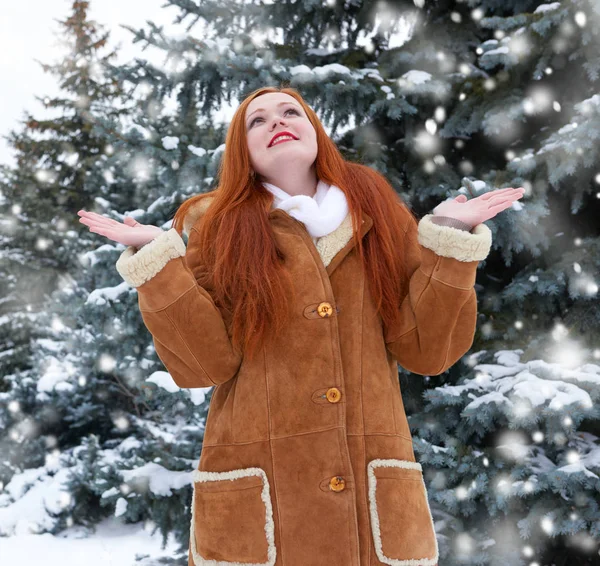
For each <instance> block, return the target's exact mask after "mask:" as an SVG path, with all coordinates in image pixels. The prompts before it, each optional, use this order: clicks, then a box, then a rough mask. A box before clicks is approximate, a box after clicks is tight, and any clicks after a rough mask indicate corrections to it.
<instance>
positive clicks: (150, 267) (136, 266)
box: [116, 228, 185, 287]
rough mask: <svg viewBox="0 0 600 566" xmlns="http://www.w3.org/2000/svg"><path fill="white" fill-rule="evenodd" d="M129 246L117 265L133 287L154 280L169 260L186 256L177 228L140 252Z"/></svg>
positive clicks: (162, 235) (160, 236)
mask: <svg viewBox="0 0 600 566" xmlns="http://www.w3.org/2000/svg"><path fill="white" fill-rule="evenodd" d="M136 250H137V248H135V247H134V246H128V247H127V249H126V250H125V251H124V252H123V253H122V254H121V255H120V257H119V259H118V260H117V263H116V268H117V271H118V272H119V273H120V275H121V277H122V278H123V279H124V280H125V281H126V282H127V283H129V284H130V285H131V286H132V287H139V286H140V285H142V284H143V283H145V282H146V281H149V280H150V279H152V278H153V277H154V276H155V275H156V274H157V273H158V272H159V271H160V270H161V269H162V268H163V267H164V266H165V265H167V263H168V262H169V260H171V259H173V258H176V257H181V256H184V255H185V244H184V243H183V240H182V239H181V237H180V236H179V234H178V232H177V230H175V228H171V229H170V230H168V231H166V232H163V233H162V234H160V235H158V236H157V237H156V238H154V240H152V241H151V242H150V243H148V244H146V245H145V246H143V247H142V248H140V249H139V250H137V251H136Z"/></svg>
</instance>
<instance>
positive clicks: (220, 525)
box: [190, 468, 276, 566]
mask: <svg viewBox="0 0 600 566" xmlns="http://www.w3.org/2000/svg"><path fill="white" fill-rule="evenodd" d="M192 482H193V487H194V490H193V497H192V520H191V527H190V547H191V553H192V557H193V559H194V564H195V565H196V566H226V565H230V564H231V565H232V566H234V565H240V564H243V565H244V566H273V565H274V564H275V557H276V551H275V526H274V521H273V507H272V505H271V492H270V488H269V480H268V478H267V474H266V473H265V471H264V470H263V469H262V468H241V469H236V470H230V471H227V472H207V471H202V470H195V471H194V473H193V475H192Z"/></svg>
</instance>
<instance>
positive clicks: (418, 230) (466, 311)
mask: <svg viewBox="0 0 600 566" xmlns="http://www.w3.org/2000/svg"><path fill="white" fill-rule="evenodd" d="M491 245H492V235H491V230H490V229H489V228H488V227H487V226H486V225H485V224H483V223H481V224H478V225H477V226H474V227H473V229H472V230H471V231H470V232H469V231H465V230H461V229H458V228H454V227H451V226H448V225H446V226H445V225H443V224H441V223H439V224H438V223H437V222H436V221H433V215H431V214H428V215H426V216H424V217H423V218H422V219H421V220H420V221H419V223H418V224H417V221H416V220H415V218H414V217H413V216H412V214H409V215H408V220H407V224H406V227H405V238H404V243H403V250H404V257H405V258H406V264H407V277H408V279H407V285H406V286H405V289H406V290H407V293H406V294H405V295H404V296H403V297H402V300H401V301H400V305H399V307H398V308H399V309H400V317H399V319H398V320H399V323H398V324H397V325H395V326H393V327H389V328H385V329H384V333H385V343H386V347H387V349H388V351H389V352H390V353H391V354H392V355H393V356H394V357H395V358H396V360H397V361H398V363H399V364H400V365H401V366H402V367H404V368H406V369H407V370H408V371H410V372H413V373H417V374H419V375H439V374H441V373H443V372H445V371H446V370H447V369H448V368H450V367H451V366H452V365H453V364H455V363H456V362H457V361H458V360H459V359H460V358H461V357H462V356H463V355H464V354H465V353H466V352H467V351H468V350H469V348H470V347H471V345H472V344H473V339H474V336H475V325H476V321H477V295H476V293H475V288H474V285H475V277H476V271H477V265H478V264H479V261H480V260H482V259H485V258H486V257H487V255H488V254H489V251H490V248H491Z"/></svg>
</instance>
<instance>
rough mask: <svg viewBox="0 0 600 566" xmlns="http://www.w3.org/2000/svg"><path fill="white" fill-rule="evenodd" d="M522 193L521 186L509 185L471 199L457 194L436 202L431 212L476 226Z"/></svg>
mask: <svg viewBox="0 0 600 566" xmlns="http://www.w3.org/2000/svg"><path fill="white" fill-rule="evenodd" d="M524 193H525V189H524V188H523V187H519V188H517V189H513V188H512V187H509V188H506V189H498V190H495V191H490V192H488V193H485V194H483V195H481V196H478V197H477V198H473V199H471V200H468V199H467V197H466V196H465V195H459V196H458V197H456V198H455V199H449V200H445V201H444V202H441V203H440V204H438V205H437V206H436V207H435V208H434V209H433V213H434V214H435V215H439V216H450V217H451V218H456V219H457V220H461V221H462V222H465V223H466V224H469V225H470V226H476V225H477V224H480V223H481V222H485V221H486V220H489V219H490V218H493V217H494V216H496V214H498V213H499V212H502V211H503V210H506V209H507V208H509V207H510V206H512V203H513V202H515V201H516V200H519V199H520V198H521V197H522V196H523V194H524Z"/></svg>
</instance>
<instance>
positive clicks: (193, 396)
mask: <svg viewBox="0 0 600 566" xmlns="http://www.w3.org/2000/svg"><path fill="white" fill-rule="evenodd" d="M146 381H147V382H150V383H155V384H156V385H158V386H159V387H162V388H163V389H164V390H166V391H168V392H169V393H176V392H177V391H184V392H187V393H189V396H190V400H191V402H192V403H193V404H194V405H202V403H204V401H206V394H207V393H208V392H209V391H210V390H211V389H212V388H213V386H211V387H193V388H190V389H187V388H186V389H181V388H180V387H179V386H178V385H177V384H176V383H175V381H173V378H172V377H171V374H170V373H169V372H166V371H162V370H158V371H155V372H154V373H153V374H152V375H151V376H150V377H148V378H147V379H146Z"/></svg>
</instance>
